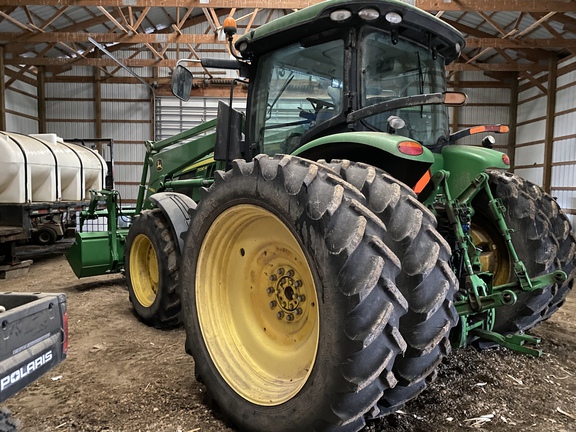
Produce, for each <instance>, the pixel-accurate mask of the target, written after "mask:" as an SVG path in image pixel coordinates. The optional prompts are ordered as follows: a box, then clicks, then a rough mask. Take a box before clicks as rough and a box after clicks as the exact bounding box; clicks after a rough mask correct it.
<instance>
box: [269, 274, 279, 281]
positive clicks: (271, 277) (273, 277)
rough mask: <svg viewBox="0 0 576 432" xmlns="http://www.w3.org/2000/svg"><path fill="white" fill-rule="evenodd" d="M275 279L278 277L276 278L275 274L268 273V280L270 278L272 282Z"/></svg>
mask: <svg viewBox="0 0 576 432" xmlns="http://www.w3.org/2000/svg"><path fill="white" fill-rule="evenodd" d="M276 279H278V278H277V277H276V275H275V274H273V275H270V280H271V281H272V282H274V281H275V280H276Z"/></svg>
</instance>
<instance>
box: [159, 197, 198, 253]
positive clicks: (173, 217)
mask: <svg viewBox="0 0 576 432" xmlns="http://www.w3.org/2000/svg"><path fill="white" fill-rule="evenodd" d="M150 201H152V202H153V203H154V204H156V206H158V207H159V208H160V209H162V213H164V216H166V219H168V222H169V223H170V229H171V230H172V235H173V236H174V240H175V242H176V244H177V245H178V249H179V252H180V253H182V251H183V249H184V234H185V233H186V231H188V227H189V226H190V213H189V209H195V208H196V203H195V202H194V200H193V199H192V198H190V197H189V196H187V195H184V194H181V193H176V192H160V193H157V194H154V195H151V196H150Z"/></svg>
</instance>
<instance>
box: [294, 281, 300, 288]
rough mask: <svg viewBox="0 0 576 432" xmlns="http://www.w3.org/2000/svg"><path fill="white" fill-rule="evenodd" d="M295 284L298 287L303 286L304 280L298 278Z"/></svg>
mask: <svg viewBox="0 0 576 432" xmlns="http://www.w3.org/2000/svg"><path fill="white" fill-rule="evenodd" d="M294 286H295V287H296V288H300V287H301V286H302V281H301V280H297V281H296V282H294Z"/></svg>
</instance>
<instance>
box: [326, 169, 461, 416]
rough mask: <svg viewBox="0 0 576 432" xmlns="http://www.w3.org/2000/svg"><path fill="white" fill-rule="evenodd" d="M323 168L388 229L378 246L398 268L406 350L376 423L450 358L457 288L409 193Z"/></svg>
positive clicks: (431, 228) (431, 223) (367, 175)
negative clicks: (391, 254) (361, 197)
mask: <svg viewBox="0 0 576 432" xmlns="http://www.w3.org/2000/svg"><path fill="white" fill-rule="evenodd" d="M323 163H324V162H323ZM326 165H327V166H329V167H331V168H332V169H333V170H335V171H336V172H337V173H338V174H339V175H340V176H341V177H342V178H343V179H344V180H346V181H347V182H349V183H351V184H352V185H353V186H355V187H356V188H358V189H359V190H360V191H361V192H362V194H363V195H364V196H365V197H366V201H367V207H368V208H369V209H370V210H372V211H373V212H374V214H376V215H377V216H378V217H379V218H380V219H381V220H382V222H383V223H384V225H385V226H386V228H387V230H386V234H385V236H384V237H383V238H382V240H383V241H384V243H385V244H386V246H388V247H389V248H390V249H391V250H392V251H393V252H394V253H395V254H396V255H397V256H398V258H399V259H400V262H401V264H402V272H401V273H399V275H398V277H397V279H396V284H397V286H398V289H399V290H400V292H402V294H403V295H404V297H405V298H406V299H407V301H408V304H409V306H410V308H409V310H408V313H407V314H406V315H404V316H403V317H402V318H401V319H400V333H401V334H402V336H403V337H404V339H405V340H406V342H407V344H408V348H407V350H406V353H405V354H404V356H402V357H398V358H397V359H396V363H395V364H394V368H393V372H394V374H395V376H396V378H397V379H398V384H397V385H396V387H394V388H391V389H388V390H386V391H385V392H384V397H383V398H382V399H381V400H380V402H379V403H378V407H377V409H375V410H374V411H373V412H372V413H371V414H372V415H373V416H375V417H379V416H383V415H387V414H390V413H392V412H394V411H396V410H398V409H399V408H401V407H402V405H404V404H405V403H406V402H407V401H409V400H410V399H413V398H414V397H416V396H417V395H418V394H420V393H421V392H422V390H424V388H425V387H426V385H427V382H428V381H430V380H432V379H433V378H434V377H435V376H436V368H437V366H438V364H440V362H441V361H442V359H443V358H444V357H445V356H446V355H448V354H449V353H450V350H451V345H450V341H449V336H450V330H451V329H452V328H453V327H454V326H455V325H456V323H457V322H458V314H457V313H456V309H455V308H454V304H453V298H454V295H455V294H456V292H457V290H458V282H457V280H456V277H455V275H454V272H453V271H452V269H451V267H450V264H449V260H450V256H451V251H450V247H449V246H448V244H447V243H446V241H445V240H444V239H443V238H442V236H441V235H440V234H439V233H438V232H437V231H436V219H435V218H434V216H433V215H432V213H430V212H429V211H428V210H427V209H426V208H425V207H424V206H423V205H422V204H421V203H420V202H418V200H417V199H416V195H415V194H414V192H413V191H412V190H411V189H409V188H408V187H407V186H406V185H404V184H403V183H401V182H399V181H398V180H396V179H394V178H393V177H391V176H390V175H388V174H387V173H385V172H384V171H382V170H381V169H379V168H376V167H373V166H371V165H367V164H364V163H356V162H350V161H347V160H343V161H336V160H334V161H332V162H331V163H329V164H326Z"/></svg>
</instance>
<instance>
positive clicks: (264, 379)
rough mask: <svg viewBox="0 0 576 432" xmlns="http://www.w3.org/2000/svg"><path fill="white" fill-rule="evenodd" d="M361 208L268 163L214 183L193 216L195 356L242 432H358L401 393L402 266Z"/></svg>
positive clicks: (188, 307)
mask: <svg viewBox="0 0 576 432" xmlns="http://www.w3.org/2000/svg"><path fill="white" fill-rule="evenodd" d="M363 199H364V198H363V197H362V195H361V194H359V193H358V192H357V191H356V190H355V189H354V188H352V187H350V186H349V185H348V184H347V183H345V182H344V181H343V180H342V179H340V178H339V177H337V176H335V175H333V173H331V171H329V170H326V169H325V168H323V167H321V166H319V165H318V164H315V163H313V162H310V161H307V160H305V159H301V158H298V157H294V156H283V157H282V156H277V157H274V158H269V157H268V156H265V155H261V156H257V157H256V158H255V159H254V161H252V162H250V163H247V162H245V161H242V160H236V161H234V162H233V169H232V170H231V171H228V172H226V173H223V172H221V171H218V172H216V175H215V183H214V185H212V186H211V187H210V188H209V189H208V190H205V191H204V196H203V197H202V199H201V201H200V203H199V204H198V207H197V208H196V210H195V211H192V212H191V214H192V223H191V225H190V227H191V228H190V230H189V231H188V233H187V236H186V241H185V246H184V251H183V256H182V274H181V275H182V279H181V292H182V306H183V320H184V326H185V329H186V349H187V351H188V352H189V353H190V354H192V355H193V357H194V362H195V366H196V376H197V378H198V379H199V380H200V381H202V382H204V383H205V385H206V388H207V393H208V398H209V400H210V401H212V402H215V403H216V404H217V405H218V406H219V407H220V409H221V410H222V412H223V413H224V415H225V417H226V418H227V420H228V421H230V422H231V423H232V424H233V425H234V426H236V427H238V428H239V429H240V430H244V431H253V432H269V431H275V432H296V431H298V432H303V431H328V430H329V431H339V432H340V431H341V432H344V431H358V430H360V429H361V428H362V427H363V426H364V425H365V420H364V414H365V413H366V412H368V411H369V410H370V409H371V408H372V407H373V406H374V405H375V404H376V403H377V401H378V400H379V399H380V398H381V397H382V394H383V392H384V391H385V390H386V389H388V388H390V387H392V386H394V385H395V384H396V380H395V378H394V376H393V374H392V373H391V372H390V370H391V368H392V365H393V364H394V360H395V359H396V358H397V357H398V356H399V355H400V354H401V353H402V352H403V351H404V349H405V347H406V345H405V342H404V340H403V338H402V336H401V335H400V333H399V331H398V323H399V319H400V316H402V315H403V314H404V313H405V312H406V302H405V300H404V298H403V296H402V294H401V293H400V292H399V291H398V289H397V288H396V286H395V284H394V280H395V279H396V277H397V274H398V272H399V270H400V269H399V261H398V258H397V257H396V256H395V255H394V253H393V252H392V251H390V250H389V249H388V248H387V247H386V246H385V245H384V244H383V243H382V241H381V240H380V238H381V237H382V236H383V234H384V233H383V226H382V224H381V222H380V220H378V219H377V218H376V217H375V216H374V215H373V214H372V212H370V211H369V210H368V209H367V208H366V207H364V206H363V205H362V204H361V202H362V201H363ZM289 316H290V318H289Z"/></svg>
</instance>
